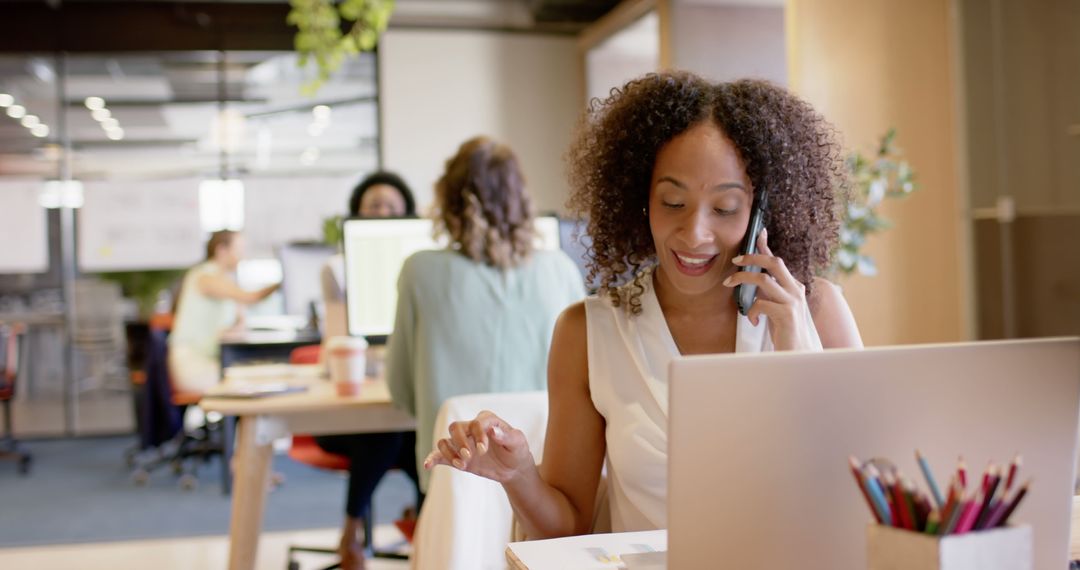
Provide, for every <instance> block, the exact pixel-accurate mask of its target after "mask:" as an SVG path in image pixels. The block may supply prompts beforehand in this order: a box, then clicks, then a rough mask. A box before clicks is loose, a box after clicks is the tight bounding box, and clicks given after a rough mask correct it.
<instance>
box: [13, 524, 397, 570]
mask: <svg viewBox="0 0 1080 570" xmlns="http://www.w3.org/2000/svg"><path fill="white" fill-rule="evenodd" d="M400 538H401V535H400V534H398V533H397V530H396V529H394V528H393V526H389V525H387V526H381V527H378V528H376V529H375V541H376V544H387V543H393V542H395V541H397V540H399V539H400ZM337 541H338V529H319V530H305V531H292V532H275V533H263V535H262V540H261V541H260V543H259V559H258V564H257V566H256V567H257V568H258V569H259V570H264V569H265V570H284V569H285V568H286V558H287V552H288V548H289V545H291V544H297V545H304V546H333V545H336V544H337ZM228 555H229V540H228V537H225V536H210V537H198V538H177V539H167V540H136V541H128V542H96V543H89V544H72V545H60V546H44V547H42V546H37V547H29V548H4V549H0V568H4V569H12V570H14V569H22V568H34V569H36V570H67V569H71V568H78V569H79V570H128V569H131V570H136V569H144V568H154V570H217V569H221V570H224V569H225V568H227V567H228ZM298 560H299V561H300V563H301V568H302V569H304V570H307V569H310V568H323V567H325V566H327V565H329V564H330V562H332V561H333V560H332V559H330V558H328V557H327V556H317V555H305V557H298ZM408 567H409V565H408V562H406V561H397V560H382V559H374V560H370V561H369V562H368V564H367V570H400V569H403V568H408Z"/></svg>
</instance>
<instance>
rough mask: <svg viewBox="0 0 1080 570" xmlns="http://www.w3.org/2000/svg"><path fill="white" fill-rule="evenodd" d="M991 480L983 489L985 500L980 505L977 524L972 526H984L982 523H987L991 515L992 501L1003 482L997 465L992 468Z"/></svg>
mask: <svg viewBox="0 0 1080 570" xmlns="http://www.w3.org/2000/svg"><path fill="white" fill-rule="evenodd" d="M991 471H992V472H991V474H990V480H989V481H988V482H987V484H986V488H985V489H984V490H983V493H984V495H983V497H984V498H983V502H982V505H980V507H979V515H978V516H977V517H976V518H975V525H974V526H973V527H972V528H975V529H979V528H982V527H981V526H980V523H981V524H986V519H987V518H989V517H990V503H992V502H993V501H994V495H995V494H996V492H997V490H998V487H999V486H1000V483H1001V476H999V475H998V474H997V467H993V468H991Z"/></svg>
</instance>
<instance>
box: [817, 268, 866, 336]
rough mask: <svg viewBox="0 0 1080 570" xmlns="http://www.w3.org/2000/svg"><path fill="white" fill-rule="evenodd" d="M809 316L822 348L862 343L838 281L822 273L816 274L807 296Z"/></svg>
mask: <svg viewBox="0 0 1080 570" xmlns="http://www.w3.org/2000/svg"><path fill="white" fill-rule="evenodd" d="M807 302H808V304H809V306H810V316H811V318H813V320H814V327H815V328H816V329H817V333H818V336H819V337H820V338H821V344H822V346H823V347H825V348H855V347H861V346H862V336H861V335H860V334H859V327H858V325H857V324H856V322H855V316H854V315H852V313H851V307H849V306H848V304H847V300H846V299H844V292H843V290H842V289H841V288H840V286H839V285H837V284H835V283H833V282H831V281H829V280H827V279H823V278H821V277H815V278H814V281H813V287H812V289H811V293H810V295H809V297H808V298H807Z"/></svg>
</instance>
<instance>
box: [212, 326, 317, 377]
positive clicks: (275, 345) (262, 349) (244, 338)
mask: <svg viewBox="0 0 1080 570" xmlns="http://www.w3.org/2000/svg"><path fill="white" fill-rule="evenodd" d="M321 340H322V338H321V337H320V336H319V333H317V332H315V331H285V330H282V331H258V330H245V331H239V332H229V333H226V334H225V335H224V336H222V337H221V369H222V370H225V369H226V368H228V367H230V366H233V365H236V364H242V363H243V362H244V361H250V360H270V361H276V362H288V361H289V354H290V353H291V352H292V351H293V349H294V348H298V347H301V346H307V345H310V344H319V342H320V341H321Z"/></svg>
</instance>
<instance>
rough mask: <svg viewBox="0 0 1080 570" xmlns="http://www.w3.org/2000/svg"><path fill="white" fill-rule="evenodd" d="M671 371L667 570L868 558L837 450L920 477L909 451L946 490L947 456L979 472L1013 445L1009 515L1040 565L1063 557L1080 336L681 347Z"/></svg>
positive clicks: (857, 507) (812, 564) (857, 501)
mask: <svg viewBox="0 0 1080 570" xmlns="http://www.w3.org/2000/svg"><path fill="white" fill-rule="evenodd" d="M670 382H671V384H670V390H671V400H670V420H669V421H670V431H669V437H670V440H669V450H670V456H669V480H668V485H669V488H668V491H669V496H668V509H669V511H668V522H669V526H670V529H669V553H668V562H669V567H670V568H814V569H830V570H831V569H849V568H850V569H857V568H865V567H866V558H865V557H866V553H865V548H866V544H865V543H866V539H865V536H866V530H865V527H866V524H867V523H868V522H870V521H871V520H872V518H871V515H870V512H869V510H868V509H867V506H866V504H865V503H864V501H863V499H862V496H861V495H860V493H859V491H858V489H857V488H856V486H855V483H854V481H853V479H852V476H851V472H850V471H849V468H848V463H847V458H848V456H849V455H855V456H857V457H860V458H863V459H866V458H870V457H885V458H888V459H891V460H893V461H894V462H895V463H896V464H897V466H898V467H899V468H900V469H901V470H902V471H903V472H904V473H905V474H906V475H907V476H908V477H909V478H912V479H913V480H917V481H919V482H920V486H922V487H925V483H924V482H923V481H922V476H921V473H920V472H919V469H918V467H917V466H916V462H915V457H914V453H915V449H916V448H918V449H919V450H921V452H922V454H923V455H924V456H925V457H926V458H927V460H928V461H929V462H930V466H931V468H932V469H933V471H934V473H935V474H936V475H937V477H938V479H939V481H938V482H939V484H941V485H945V484H947V482H948V478H949V477H950V476H951V473H952V472H954V471H955V468H956V463H957V457H958V455H963V456H964V459H965V462H966V463H967V466H968V471H969V473H970V474H971V477H972V478H980V477H981V473H982V471H983V468H984V467H985V466H986V464H987V462H988V461H990V460H993V461H995V462H996V463H998V464H999V465H1000V464H1004V463H1007V462H1008V461H1010V460H1011V459H1012V457H1013V456H1014V455H1015V454H1016V453H1018V452H1019V453H1022V454H1023V458H1024V465H1023V470H1022V472H1021V476H1020V478H1021V480H1026V479H1027V478H1033V479H1034V482H1033V484H1032V487H1031V491H1030V492H1029V493H1028V496H1027V497H1026V499H1025V502H1024V504H1022V506H1021V507H1020V509H1018V510H1017V512H1016V514H1015V516H1014V517H1013V521H1014V522H1019V523H1029V524H1031V525H1032V526H1033V527H1034V534H1035V549H1034V550H1035V553H1036V554H1035V557H1036V558H1035V567H1036V568H1039V569H1045V570H1059V569H1061V568H1066V567H1067V559H1068V542H1069V524H1070V510H1071V504H1072V501H1071V497H1072V495H1073V484H1074V483H1073V481H1074V472H1075V465H1076V445H1077V424H1078V409H1080V339H1077V338H1068V339H1044V340H1031V341H1006V342H984V343H965V344H952V345H927V346H910V347H890V348H877V349H867V350H861V351H856V350H843V351H828V352H825V353H817V354H807V353H774V354H758V355H717V356H703V357H690V358H685V359H678V360H676V361H674V362H673V363H672V365H671V370H670ZM942 479H943V481H942Z"/></svg>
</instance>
